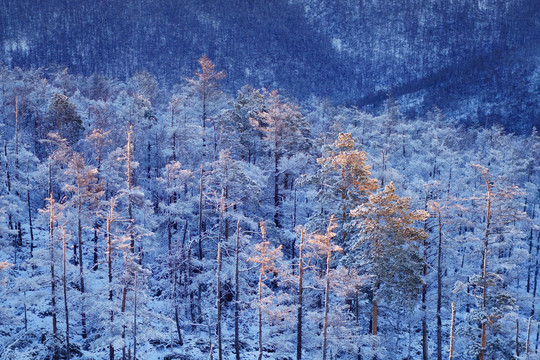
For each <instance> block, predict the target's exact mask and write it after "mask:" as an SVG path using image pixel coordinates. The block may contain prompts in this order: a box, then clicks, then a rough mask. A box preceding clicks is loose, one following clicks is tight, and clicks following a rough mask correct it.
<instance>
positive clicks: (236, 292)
mask: <svg viewBox="0 0 540 360" xmlns="http://www.w3.org/2000/svg"><path fill="white" fill-rule="evenodd" d="M239 254H240V220H238V221H237V222H236V248H235V260H234V266H235V270H234V352H235V353H236V360H240V340H239V329H238V320H239V318H240V305H239V298H240V295H239V292H240V284H239V269H238V267H239V262H240V259H239Z"/></svg>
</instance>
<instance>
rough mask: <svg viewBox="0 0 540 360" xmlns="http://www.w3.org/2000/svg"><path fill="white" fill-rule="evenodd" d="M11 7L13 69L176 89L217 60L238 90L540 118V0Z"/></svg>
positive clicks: (1, 55)
mask: <svg viewBox="0 0 540 360" xmlns="http://www.w3.org/2000/svg"><path fill="white" fill-rule="evenodd" d="M0 7H1V9H2V11H1V12H0V44H1V47H0V61H3V62H5V63H7V64H9V65H12V66H22V67H31V66H34V67H35V66H54V65H56V64H60V65H63V66H68V67H69V68H70V70H71V71H72V72H75V73H83V74H86V75H88V74H91V73H93V72H100V73H104V74H106V75H108V76H112V77H120V78H127V77H129V76H131V75H133V74H135V73H136V72H139V71H143V70H146V71H149V72H150V73H152V74H155V76H156V77H157V78H158V79H159V80H160V81H161V82H162V83H164V84H167V85H172V84H174V83H179V82H181V81H182V78H183V77H185V76H189V75H191V74H192V73H193V71H194V70H195V68H196V59H197V58H198V57H200V56H201V55H202V54H207V55H208V56H209V57H210V58H211V59H212V60H213V61H214V62H215V63H216V64H217V66H218V68H220V69H224V70H225V71H226V72H227V74H228V77H227V80H226V83H225V86H226V87H227V88H228V89H229V90H235V89H237V88H239V87H240V86H241V85H243V84H245V83H252V84H254V85H255V86H266V87H272V88H274V87H277V88H281V89H284V90H286V92H288V93H290V94H291V95H293V96H296V97H298V98H300V99H307V98H308V97H309V96H311V95H317V96H324V97H328V98H330V99H332V100H333V101H334V102H335V103H342V104H358V105H361V106H363V105H365V104H377V103H379V102H380V101H379V100H380V99H381V98H384V97H386V96H387V94H388V93H389V92H392V93H394V94H395V96H398V97H399V96H400V95H406V94H407V96H406V97H402V98H401V100H402V103H403V105H404V106H405V107H406V108H407V109H409V110H410V111H411V112H413V113H422V112H424V111H425V110H426V109H430V108H432V106H433V105H439V106H440V107H442V108H443V110H445V111H448V112H450V113H456V114H459V116H460V117H462V118H464V119H466V120H467V121H472V122H477V121H480V122H482V121H483V120H482V116H483V110H482V111H480V110H478V109H481V108H483V107H486V106H487V107H490V106H491V105H490V104H491V103H492V102H493V101H501V102H502V103H501V104H500V105H498V106H499V107H502V108H504V109H505V110H504V111H500V112H499V113H500V115H497V116H498V117H500V121H503V122H506V121H507V120H506V118H507V117H508V116H510V117H512V118H513V119H514V120H515V119H517V117H519V118H520V119H519V121H520V125H519V126H516V127H515V128H527V127H529V126H530V124H533V123H535V121H536V120H535V117H536V116H537V114H536V112H535V111H533V108H534V107H535V104H536V105H539V104H538V103H539V100H538V97H537V96H536V95H535V94H534V92H532V93H531V92H530V91H529V90H527V89H529V88H530V86H529V85H530V84H529V83H528V82H530V81H533V82H534V81H537V80H535V79H536V78H534V77H533V73H534V71H535V70H534V69H536V65H535V61H536V60H535V59H536V57H535V55H534V54H536V50H535V48H536V46H537V45H536V44H537V43H538V42H539V41H540V39H539V34H540V20H539V19H540V16H539V14H540V2H538V1H536V0H515V1H511V2H509V1H506V0H496V1H489V2H488V1H484V0H453V1H433V0H405V1H404V0H399V1H398V0H385V1H379V0H350V1H347V0H339V1H323V0H288V1H287V0H273V1H263V0H211V1H187V0H182V1H170V0H156V1H148V0H133V1H120V0H109V1H104V0H98V1H90V0H80V1H68V0H43V1H39V2H36V1H31V0H0ZM522 55H524V56H522ZM514 61H515V62H514ZM525 63H526V64H525ZM516 71H517V73H518V76H513V75H512V74H516ZM486 78H488V79H491V80H493V81H491V80H489V81H488V80H486ZM527 79H529V80H527ZM486 82H488V83H490V85H489V86H486V85H485V84H486ZM533 87H534V86H533ZM518 89H519V91H517V92H518V93H520V94H522V96H524V97H525V98H524V99H523V101H524V102H525V103H527V104H530V105H531V106H525V107H523V106H517V107H516V105H515V104H514V103H515V102H516V101H517V100H518V98H517V96H514V95H512V96H513V97H514V100H512V104H511V103H510V102H508V101H509V96H507V94H516V90H518ZM479 92H480V93H481V94H479ZM412 94H416V95H412ZM489 94H495V95H497V96H495V98H494V95H489ZM512 96H511V97H512ZM473 102H474V103H476V102H477V103H478V104H477V106H476V107H475V106H467V107H465V108H464V110H458V109H455V108H454V106H461V105H462V104H463V103H473ZM491 107H493V106H491ZM536 107H538V106H536ZM518 108H519V109H518ZM475 109H477V110H475ZM514 111H520V113H519V114H514ZM486 113H489V111H487V112H486ZM516 115H519V116H517V117H516ZM497 116H495V117H492V119H490V120H489V121H499V120H497ZM478 117H480V120H478ZM514 120H512V121H514ZM508 121H510V120H508Z"/></svg>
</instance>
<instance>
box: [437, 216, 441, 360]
mask: <svg viewBox="0 0 540 360" xmlns="http://www.w3.org/2000/svg"><path fill="white" fill-rule="evenodd" d="M438 220H439V221H438V224H439V241H438V243H437V360H442V319H441V306H442V219H441V211H440V209H439V210H438Z"/></svg>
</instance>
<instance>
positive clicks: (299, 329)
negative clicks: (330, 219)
mask: <svg viewBox="0 0 540 360" xmlns="http://www.w3.org/2000/svg"><path fill="white" fill-rule="evenodd" d="M304 232H305V231H304V229H302V230H301V232H300V250H299V254H298V256H299V261H298V315H297V322H296V359H297V360H301V359H302V310H303V309H302V297H303V295H304V286H303V282H304Z"/></svg>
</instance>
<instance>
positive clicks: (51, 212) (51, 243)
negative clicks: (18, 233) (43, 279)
mask: <svg viewBox="0 0 540 360" xmlns="http://www.w3.org/2000/svg"><path fill="white" fill-rule="evenodd" d="M50 172H51V162H50V158H49V176H50ZM48 201H49V260H50V261H51V306H52V331H53V336H54V337H56V332H57V325H56V279H55V275H54V199H53V196H52V191H50V192H49V198H48Z"/></svg>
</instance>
